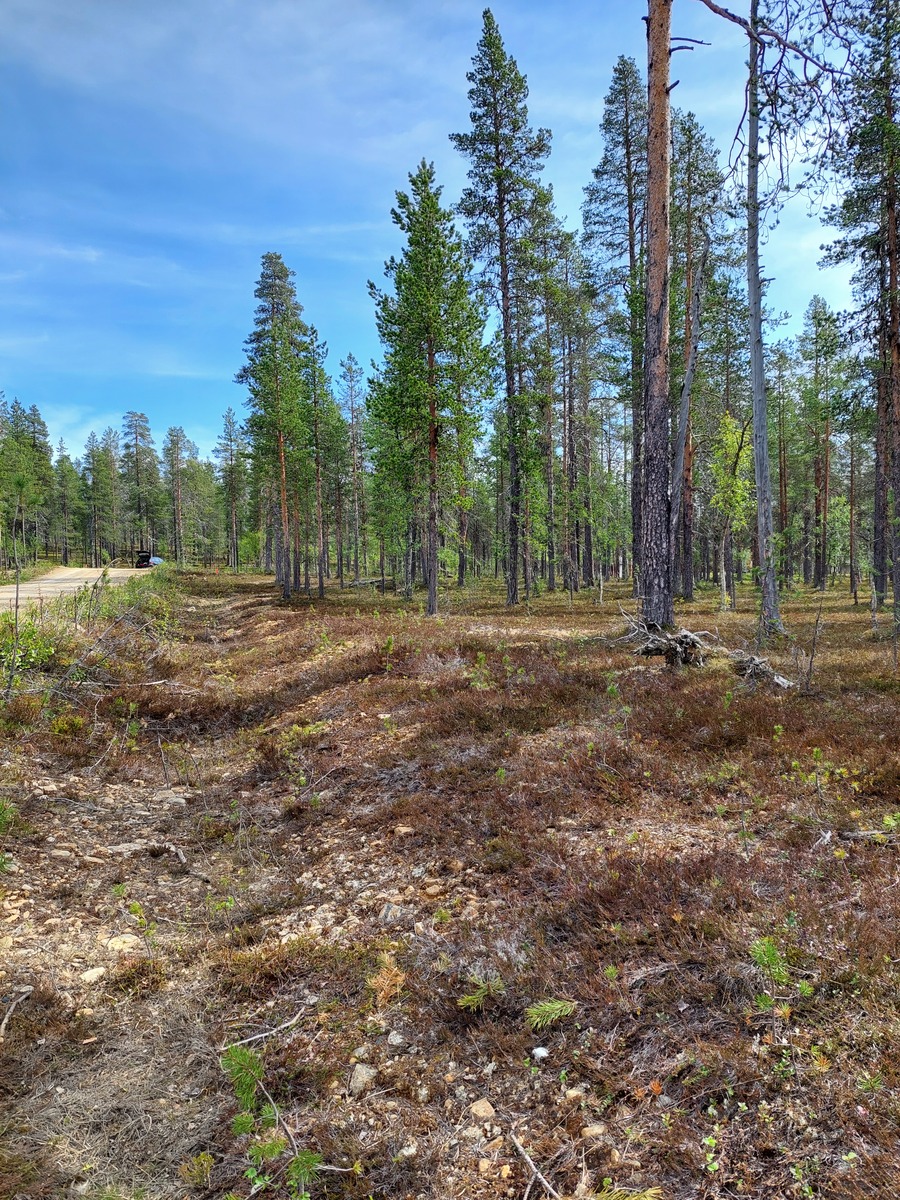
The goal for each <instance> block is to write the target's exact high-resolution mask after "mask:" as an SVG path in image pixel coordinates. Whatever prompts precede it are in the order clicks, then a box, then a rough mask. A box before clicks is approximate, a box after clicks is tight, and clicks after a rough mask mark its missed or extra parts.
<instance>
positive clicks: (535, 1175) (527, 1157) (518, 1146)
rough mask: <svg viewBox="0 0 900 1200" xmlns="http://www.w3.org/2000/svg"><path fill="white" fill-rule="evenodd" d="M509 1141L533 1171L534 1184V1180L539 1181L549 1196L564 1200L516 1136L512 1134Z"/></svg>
mask: <svg viewBox="0 0 900 1200" xmlns="http://www.w3.org/2000/svg"><path fill="white" fill-rule="evenodd" d="M509 1140H510V1141H511V1142H512V1144H513V1145H514V1146H515V1148H516V1149H517V1150H518V1152H519V1154H521V1156H522V1158H523V1159H524V1160H525V1162H526V1164H527V1166H528V1169H529V1170H530V1171H531V1179H532V1182H534V1180H535V1179H536V1180H537V1181H538V1183H539V1184H540V1185H541V1187H543V1188H544V1189H545V1191H546V1192H547V1195H548V1196H553V1197H555V1200H562V1197H561V1196H560V1194H559V1192H558V1191H557V1190H556V1188H555V1187H553V1185H552V1184H551V1183H548V1181H547V1180H546V1179H545V1178H544V1176H543V1175H542V1174H541V1173H540V1171H539V1170H538V1169H537V1167H536V1166H535V1162H534V1159H533V1158H532V1157H531V1155H530V1154H529V1153H528V1151H527V1150H526V1149H525V1147H524V1146H523V1145H522V1143H521V1142H520V1141H519V1139H518V1138H517V1137H516V1135H515V1134H514V1133H510V1135H509ZM530 1190H531V1185H530V1184H529V1191H530Z"/></svg>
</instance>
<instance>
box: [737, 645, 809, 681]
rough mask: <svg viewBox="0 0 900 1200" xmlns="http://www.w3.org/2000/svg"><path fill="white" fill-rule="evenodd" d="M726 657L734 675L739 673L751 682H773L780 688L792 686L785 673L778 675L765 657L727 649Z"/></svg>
mask: <svg viewBox="0 0 900 1200" xmlns="http://www.w3.org/2000/svg"><path fill="white" fill-rule="evenodd" d="M728 657H729V658H730V659H731V662H732V670H733V671H734V673H735V675H740V677H741V679H747V680H749V681H750V682H751V683H754V684H756V683H774V684H775V685H776V686H777V687H780V688H791V687H793V686H794V684H793V682H792V680H790V679H788V678H787V676H786V675H779V674H778V672H777V671H775V670H774V669H773V668H772V667H771V666H770V664H769V660H768V659H767V658H760V657H759V656H758V655H756V654H748V653H747V651H746V650H729V651H728Z"/></svg>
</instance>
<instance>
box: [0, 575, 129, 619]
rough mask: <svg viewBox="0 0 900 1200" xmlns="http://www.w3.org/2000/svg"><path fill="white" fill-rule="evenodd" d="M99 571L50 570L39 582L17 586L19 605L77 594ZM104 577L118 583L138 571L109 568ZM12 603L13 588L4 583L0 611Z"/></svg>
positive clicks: (33, 581) (14, 597)
mask: <svg viewBox="0 0 900 1200" xmlns="http://www.w3.org/2000/svg"><path fill="white" fill-rule="evenodd" d="M102 574H103V571H102V570H101V569H100V568H99V567H96V568H95V567H54V568H53V570H52V571H50V572H49V573H48V574H47V575H42V576H41V578H40V579H32V580H30V581H29V582H28V583H23V584H22V585H21V586H20V587H19V604H20V605H24V604H26V603H27V602H28V601H29V600H41V599H43V600H52V599H54V598H55V597H56V596H63V595H66V594H67V593H69V592H77V591H78V589H79V588H82V587H84V585H85V584H91V583H95V582H96V581H97V580H98V579H99V578H100V576H101V575H102ZM107 574H108V575H109V581H110V583H121V582H122V581H123V580H125V579H130V578H131V576H132V575H138V574H140V572H138V571H135V570H133V569H132V568H130V567H111V568H110V569H109V570H108V571H107ZM15 603H16V585H15V584H14V583H9V584H4V585H3V586H2V587H0V612H2V611H3V610H4V609H10V608H13V607H14V606H15Z"/></svg>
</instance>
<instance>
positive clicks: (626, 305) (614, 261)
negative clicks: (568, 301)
mask: <svg viewBox="0 0 900 1200" xmlns="http://www.w3.org/2000/svg"><path fill="white" fill-rule="evenodd" d="M600 134H601V137H602V139H603V156H602V158H601V160H600V162H599V164H598V165H597V166H596V167H595V168H594V172H593V176H594V177H593V180H592V182H591V183H589V184H588V186H587V187H586V188H585V199H584V205H583V207H582V222H583V225H584V237H585V244H586V246H587V249H588V251H589V253H590V254H591V255H592V257H593V259H594V262H595V264H596V271H597V278H598V283H599V285H600V287H601V288H602V289H604V290H607V289H610V288H611V289H613V291H614V294H615V295H616V296H617V298H618V300H619V303H620V305H621V312H622V314H623V317H624V320H623V322H622V334H623V335H624V336H623V341H624V346H625V357H626V361H627V369H626V387H625V395H626V400H627V404H628V407H629V409H630V413H631V557H632V564H633V567H634V587H635V595H637V594H638V589H639V576H640V561H641V511H642V510H641V503H642V500H641V496H642V491H643V458H644V332H645V331H644V265H645V263H644V255H645V232H646V208H647V90H646V85H645V84H644V81H643V79H642V78H641V75H640V72H639V70H638V67H637V64H636V63H635V61H634V59H632V58H626V57H624V56H621V57H620V58H619V59H618V60H617V62H616V65H615V67H614V68H613V75H612V81H611V83H610V87H609V91H608V92H607V94H606V98H605V100H604V105H603V119H602V121H601V122H600Z"/></svg>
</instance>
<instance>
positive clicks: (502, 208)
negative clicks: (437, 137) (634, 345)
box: [450, 9, 550, 605]
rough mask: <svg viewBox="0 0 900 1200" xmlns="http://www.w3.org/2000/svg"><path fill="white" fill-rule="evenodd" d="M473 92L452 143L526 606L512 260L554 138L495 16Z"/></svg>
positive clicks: (509, 592) (510, 532)
mask: <svg viewBox="0 0 900 1200" xmlns="http://www.w3.org/2000/svg"><path fill="white" fill-rule="evenodd" d="M466 78H467V79H468V81H469V83H470V84H471V85H472V86H471V87H470V89H469V93H468V96H469V103H470V104H471V106H472V111H471V121H472V128H471V131H470V132H469V133H454V134H451V135H450V140H451V142H452V143H453V145H454V146H455V147H456V149H457V150H459V151H460V153H461V154H463V155H464V156H465V157H466V158H467V159H468V160H469V173H468V175H469V181H470V184H469V186H468V187H467V188H466V189H465V191H464V192H463V195H462V198H461V200H460V205H459V208H460V212H461V213H462V215H463V216H464V217H465V219H466V222H467V226H468V230H469V245H470V249H471V251H472V254H473V255H474V256H475V257H476V258H478V259H480V260H481V262H482V265H483V267H484V274H485V278H486V280H487V281H488V283H489V286H490V288H491V291H492V295H493V299H494V303H495V304H496V306H497V308H498V309H499V315H500V339H501V350H502V366H503V380H504V387H505V401H506V404H505V426H506V429H505V433H506V455H507V471H508V479H507V481H506V482H507V487H508V489H509V506H508V520H507V546H506V602H507V604H508V605H515V604H518V602H519V554H520V551H521V535H522V500H523V496H522V466H521V455H522V442H523V431H522V424H523V419H524V418H523V413H522V402H521V399H520V387H519V384H518V380H517V371H516V366H517V355H518V352H519V349H520V346H519V339H518V338H517V336H516V327H515V318H514V312H513V280H512V256H513V250H514V245H515V242H516V239H517V238H518V237H519V236H520V235H521V233H522V230H523V227H524V224H525V222H526V220H527V215H528V208H529V203H530V199H531V196H532V194H533V192H534V189H535V187H536V186H537V180H538V176H539V174H540V172H541V170H542V167H543V160H544V159H545V158H546V157H547V155H548V154H549V151H550V133H549V130H546V129H538V130H537V132H536V133H535V132H533V131H532V129H531V127H530V125H529V124H528V108H527V103H526V102H527V99H528V84H527V82H526V79H525V76H524V75H522V73H521V72H520V71H519V68H518V66H517V65H516V61H515V59H514V58H512V57H510V55H508V54H507V52H506V50H505V48H504V45H503V40H502V38H501V37H500V31H499V29H498V27H497V22H496V21H495V20H494V17H493V14H492V13H491V11H490V9H485V11H484V13H483V28H482V36H481V40H480V41H479V43H478V47H477V50H476V53H475V57H474V58H473V60H472V70H471V71H469V72H468V73H467V75H466Z"/></svg>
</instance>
